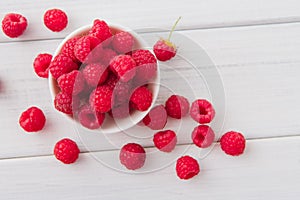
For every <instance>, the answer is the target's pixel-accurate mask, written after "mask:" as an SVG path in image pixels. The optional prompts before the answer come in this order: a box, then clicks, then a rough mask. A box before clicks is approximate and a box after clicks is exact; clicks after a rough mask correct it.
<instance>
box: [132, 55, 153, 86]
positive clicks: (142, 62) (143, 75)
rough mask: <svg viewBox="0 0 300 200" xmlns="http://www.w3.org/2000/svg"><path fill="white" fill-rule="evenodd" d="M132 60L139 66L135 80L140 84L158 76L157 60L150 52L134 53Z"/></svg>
mask: <svg viewBox="0 0 300 200" xmlns="http://www.w3.org/2000/svg"><path fill="white" fill-rule="evenodd" d="M132 58H133V60H134V61H135V62H136V66H137V67H136V77H135V79H136V80H137V82H138V83H140V84H142V83H145V82H147V81H149V80H151V79H152V78H154V77H155V76H156V74H157V60H156V58H155V56H154V55H153V54H152V53H151V52H150V51H149V50H144V49H139V50H136V51H134V52H133V53H132Z"/></svg>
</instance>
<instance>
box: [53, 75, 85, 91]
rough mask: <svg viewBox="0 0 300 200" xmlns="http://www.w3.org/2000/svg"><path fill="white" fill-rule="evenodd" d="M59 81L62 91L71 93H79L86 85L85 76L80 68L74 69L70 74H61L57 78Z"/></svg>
mask: <svg viewBox="0 0 300 200" xmlns="http://www.w3.org/2000/svg"><path fill="white" fill-rule="evenodd" d="M57 83H58V85H59V87H60V89H61V91H62V92H63V93H66V94H69V95H77V94H79V93H80V92H81V91H82V90H83V89H84V86H85V81H84V77H83V75H82V73H81V72H80V71H78V70H73V71H72V72H70V73H68V74H63V75H61V76H60V77H59V78H58V79H57Z"/></svg>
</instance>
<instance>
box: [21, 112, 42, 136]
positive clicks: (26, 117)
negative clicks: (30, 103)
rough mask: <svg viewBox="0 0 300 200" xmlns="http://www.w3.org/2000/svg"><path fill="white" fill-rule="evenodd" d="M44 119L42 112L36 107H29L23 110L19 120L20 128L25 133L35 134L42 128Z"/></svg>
mask: <svg viewBox="0 0 300 200" xmlns="http://www.w3.org/2000/svg"><path fill="white" fill-rule="evenodd" d="M45 123H46V117H45V115H44V113H43V111H42V110H41V109H39V108H37V107H30V108H28V109H27V110H25V111H24V112H23V113H22V114H21V116H20V118H19V124H20V126H21V127H22V128H23V129H24V130H25V131H27V132H37V131H40V130H42V129H43V128H44V126H45Z"/></svg>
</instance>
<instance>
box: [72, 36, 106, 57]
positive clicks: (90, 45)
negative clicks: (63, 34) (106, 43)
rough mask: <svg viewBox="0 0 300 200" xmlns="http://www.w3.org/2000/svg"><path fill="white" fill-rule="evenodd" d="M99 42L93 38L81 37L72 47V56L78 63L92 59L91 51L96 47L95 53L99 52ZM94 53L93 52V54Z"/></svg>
mask: <svg viewBox="0 0 300 200" xmlns="http://www.w3.org/2000/svg"><path fill="white" fill-rule="evenodd" d="M99 43H100V41H99V39H97V38H96V37H94V36H90V35H87V36H83V37H81V38H79V39H78V40H77V42H76V44H75V47H74V55H75V57H76V58H77V59H78V60H79V61H80V62H86V63H87V62H88V59H90V60H91V59H94V58H93V56H94V55H93V54H91V52H92V50H93V49H94V48H95V47H97V52H98V50H99V51H100V49H99V48H101V46H100V45H99ZM94 53H95V52H94Z"/></svg>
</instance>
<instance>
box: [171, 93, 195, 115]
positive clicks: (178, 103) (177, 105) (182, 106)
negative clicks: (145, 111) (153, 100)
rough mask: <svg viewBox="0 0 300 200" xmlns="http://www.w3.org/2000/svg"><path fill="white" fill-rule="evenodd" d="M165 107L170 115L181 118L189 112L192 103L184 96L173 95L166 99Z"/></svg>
mask: <svg viewBox="0 0 300 200" xmlns="http://www.w3.org/2000/svg"><path fill="white" fill-rule="evenodd" d="M165 107H166V110H167V113H168V115H169V116H170V117H172V118H176V119H181V118H182V117H184V116H186V114H187V113H188V112H189V108H190V103H189V101H188V100H187V99H186V98H185V97H183V96H179V95H172V96H170V97H169V98H168V100H167V101H166V105H165Z"/></svg>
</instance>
